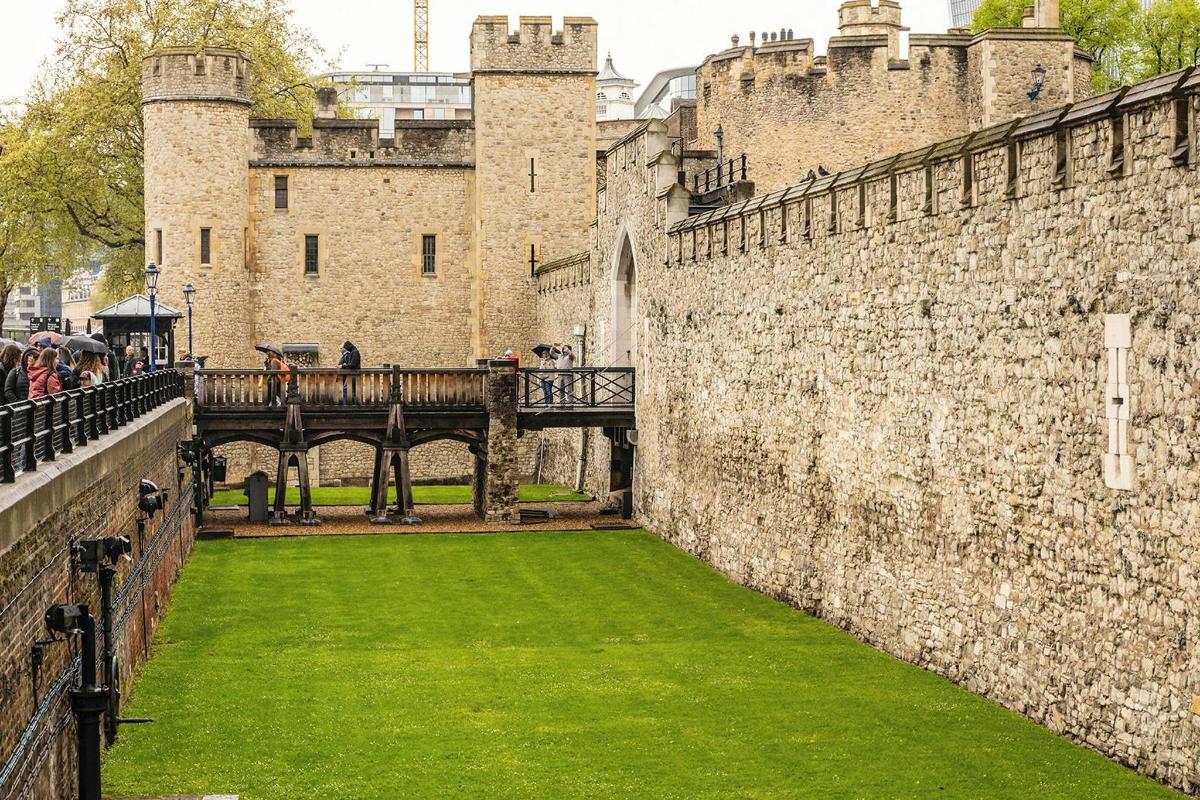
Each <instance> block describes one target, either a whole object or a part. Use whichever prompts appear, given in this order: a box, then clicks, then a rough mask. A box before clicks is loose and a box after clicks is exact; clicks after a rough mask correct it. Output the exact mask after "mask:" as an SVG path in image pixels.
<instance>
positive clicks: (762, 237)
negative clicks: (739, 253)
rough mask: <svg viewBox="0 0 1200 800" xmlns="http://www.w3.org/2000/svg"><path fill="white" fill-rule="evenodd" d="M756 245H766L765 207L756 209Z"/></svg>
mask: <svg viewBox="0 0 1200 800" xmlns="http://www.w3.org/2000/svg"><path fill="white" fill-rule="evenodd" d="M758 246H759V247H766V246H767V212H766V209H759V211H758Z"/></svg>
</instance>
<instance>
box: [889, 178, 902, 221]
mask: <svg viewBox="0 0 1200 800" xmlns="http://www.w3.org/2000/svg"><path fill="white" fill-rule="evenodd" d="M899 218H900V176H899V175H897V174H896V173H894V172H893V173H892V174H891V175H888V215H887V221H888V222H895V221H896V220H897V219H899Z"/></svg>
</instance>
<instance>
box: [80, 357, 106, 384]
mask: <svg viewBox="0 0 1200 800" xmlns="http://www.w3.org/2000/svg"><path fill="white" fill-rule="evenodd" d="M100 359H101V356H100V354H99V353H83V354H81V355H80V356H79V363H78V364H76V365H75V380H76V382H77V385H79V386H99V385H100V384H102V383H104V363H103V362H102V361H101V360H100Z"/></svg>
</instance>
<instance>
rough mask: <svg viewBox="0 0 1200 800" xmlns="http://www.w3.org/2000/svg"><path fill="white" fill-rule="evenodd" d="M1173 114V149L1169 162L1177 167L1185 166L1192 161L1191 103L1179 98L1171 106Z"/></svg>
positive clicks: (1187, 99)
mask: <svg viewBox="0 0 1200 800" xmlns="http://www.w3.org/2000/svg"><path fill="white" fill-rule="evenodd" d="M1171 105H1172V109H1173V111H1174V114H1175V147H1174V149H1173V150H1172V151H1171V161H1173V162H1174V163H1175V164H1176V165H1177V166H1186V165H1188V164H1190V163H1191V161H1192V102H1191V99H1190V98H1187V97H1179V98H1176V99H1175V101H1174V102H1173V103H1172V104H1171Z"/></svg>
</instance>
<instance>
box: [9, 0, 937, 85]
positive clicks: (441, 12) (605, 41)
mask: <svg viewBox="0 0 1200 800" xmlns="http://www.w3.org/2000/svg"><path fill="white" fill-rule="evenodd" d="M180 1H181V2H186V0H180ZM902 2H903V0H902ZM292 5H293V7H294V8H295V9H296V22H297V23H299V24H300V25H303V26H305V27H307V28H309V29H310V30H312V31H313V32H314V33H316V35H317V38H318V39H319V40H320V41H321V44H322V46H323V47H324V48H325V50H326V53H327V56H328V57H329V58H330V59H332V58H334V57H336V56H337V55H338V54H339V53H340V54H341V57H340V59H339V63H338V65H337V66H338V68H339V69H361V68H363V67H364V66H366V65H367V64H369V63H384V64H389V65H390V68H391V69H393V70H398V71H399V70H410V69H412V23H413V18H412V6H411V5H410V4H409V3H408V2H407V0H395V1H394V2H388V3H384V2H379V0H292ZM429 5H430V11H429V16H430V28H431V32H430V59H429V66H430V69H433V70H436V71H448V72H457V71H465V70H466V69H467V67H468V45H467V37H468V35H469V32H470V28H471V21H472V20H473V19H474V18H475V17H476V16H477V15H479V14H504V13H507V14H508V15H509V17H510V19H511V24H512V25H513V26H514V27H515V26H516V18H517V16H518V15H520V14H553V15H555V22H556V23H558V22H560V21H561V19H562V14H563V13H564V12H566V13H569V14H571V15H578V16H592V17H595V18H596V19H597V20H598V21H599V23H600V60H601V61H603V60H604V54H605V53H606V52H608V51H610V50H611V51H612V54H613V61H614V63H615V64H616V66H617V69H619V70H620V71H621V72H623V73H624V74H626V75H628V76H629V77H631V78H634V79H635V80H637V81H638V82H639V83H642V84H643V85H644V84H645V83H646V82H647V81H648V80H649V79H650V78H651V77H652V76H653V75H654V73H656V72H658V71H659V70H662V69H668V68H671V67H678V66H685V65H692V64H698V63H699V62H700V61H701V60H703V58H704V56H705V55H707V54H709V53H713V52H716V51H718V50H721V49H724V48H726V47H728V46H729V37H730V35H731V34H733V33H735V32H736V33H738V34H739V35H740V36H741V37H742V41H743V42H745V41H746V36H747V33H748V32H749V31H750V30H756V31H761V30H763V29H767V30H770V29H774V30H779V29H780V28H787V27H790V28H792V29H793V31H794V33H795V35H796V36H797V37H811V38H814V39H816V42H817V52H824V50H825V40H826V39H828V38H829V37H830V36H831V35H833V34H834V33H835V32H836V29H837V7H838V5H840V1H839V0H747V2H742V3H731V2H729V0H689V1H688V2H678V1H677V0H665V1H660V2H646V0H569V2H564V0H554V1H553V2H550V0H482V1H481V0H430V2H429ZM903 5H904V22H905V24H906V25H908V26H909V27H910V28H912V30H913V32H915V33H933V32H942V31H945V30H946V28H947V27H948V25H949V14H948V12H947V4H946V0H908V2H906V3H903ZM61 7H62V2H61V0H0V22H2V23H3V24H2V25H0V29H2V30H3V32H4V44H3V46H0V98H3V99H13V98H16V97H20V96H21V95H23V94H24V93H25V88H26V86H28V84H29V81H30V78H31V77H32V76H33V75H34V73H35V72H36V71H37V69H38V67H39V65H40V64H41V63H42V61H43V60H44V59H46V58H49V57H51V56H52V54H53V50H54V40H55V37H56V35H57V31H56V28H55V25H54V17H55V15H56V14H57V12H58V11H59V9H60V8H61Z"/></svg>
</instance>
